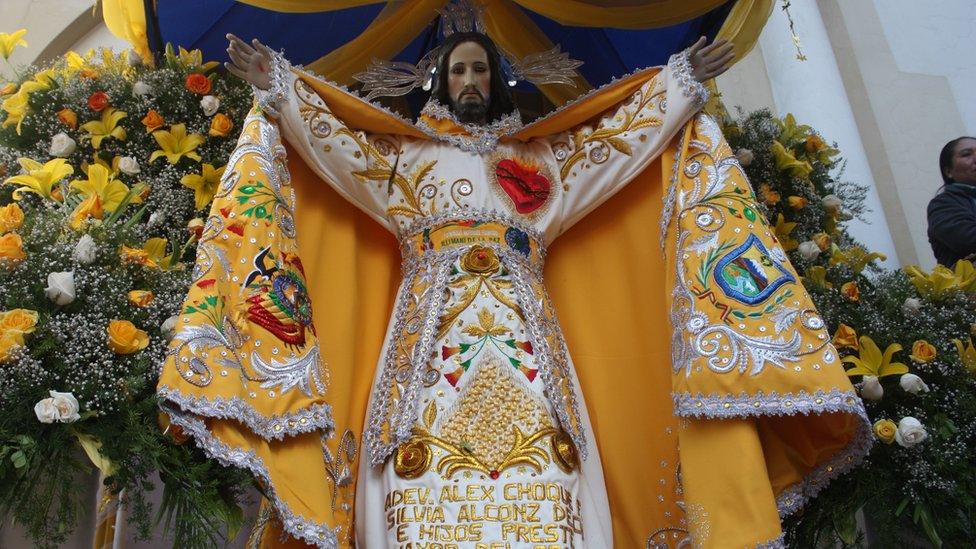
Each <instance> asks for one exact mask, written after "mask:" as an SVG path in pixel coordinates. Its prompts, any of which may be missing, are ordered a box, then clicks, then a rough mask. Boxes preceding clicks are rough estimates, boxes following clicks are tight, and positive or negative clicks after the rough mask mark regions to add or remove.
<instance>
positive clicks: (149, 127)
mask: <svg viewBox="0 0 976 549" xmlns="http://www.w3.org/2000/svg"><path fill="white" fill-rule="evenodd" d="M164 124H166V121H164V120H163V117H162V116H160V114H159V113H158V112H156V109H153V110H151V111H149V113H147V114H146V117H145V118H143V119H142V125H143V126H145V127H146V133H152V132H154V131H156V130H158V129H159V128H162V127H163V125H164Z"/></svg>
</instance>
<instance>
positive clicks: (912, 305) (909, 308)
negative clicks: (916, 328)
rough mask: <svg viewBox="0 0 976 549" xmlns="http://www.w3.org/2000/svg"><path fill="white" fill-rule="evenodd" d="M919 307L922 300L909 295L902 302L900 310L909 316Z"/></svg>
mask: <svg viewBox="0 0 976 549" xmlns="http://www.w3.org/2000/svg"><path fill="white" fill-rule="evenodd" d="M921 308H922V300H921V299H919V298H917V297H910V298H908V299H906V300H905V302H904V303H902V305H901V312H903V313H905V316H910V315H912V314H915V313H917V312H918V311H919V309H921Z"/></svg>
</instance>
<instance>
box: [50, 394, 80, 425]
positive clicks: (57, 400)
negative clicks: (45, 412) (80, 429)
mask: <svg viewBox="0 0 976 549" xmlns="http://www.w3.org/2000/svg"><path fill="white" fill-rule="evenodd" d="M48 392H49V393H50V394H51V400H52V401H54V407H55V409H57V411H58V421H60V422H61V423H73V422H75V421H78V420H79V419H81V416H80V415H78V399H76V398H75V395H73V394H71V393H59V392H57V391H48Z"/></svg>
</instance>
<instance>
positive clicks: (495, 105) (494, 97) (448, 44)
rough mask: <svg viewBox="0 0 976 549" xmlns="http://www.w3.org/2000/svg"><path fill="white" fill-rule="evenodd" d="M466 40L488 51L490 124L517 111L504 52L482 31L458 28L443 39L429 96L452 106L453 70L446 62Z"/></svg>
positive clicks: (487, 119) (446, 105) (488, 114)
mask: <svg viewBox="0 0 976 549" xmlns="http://www.w3.org/2000/svg"><path fill="white" fill-rule="evenodd" d="M465 42H474V43H476V44H478V45H479V46H481V47H482V48H484V49H485V52H487V53H488V70H489V72H490V73H491V82H490V84H489V93H490V94H491V96H490V97H489V98H488V112H487V116H486V117H485V118H486V121H487V122H488V123H489V124H490V123H492V122H494V121H496V120H498V119H499V118H501V117H503V116H505V115H506V114H510V113H512V112H513V111H515V102H514V101H513V100H512V93H511V92H510V91H509V89H508V85H507V83H506V82H505V75H503V74H502V66H501V56H500V55H499V53H498V48H497V47H496V46H495V43H494V42H492V41H491V38H488V37H487V36H485V35H484V34H482V33H480V32H456V33H454V34H452V35H450V36H448V37H447V39H445V40H444V43H443V44H441V48H440V52H439V53H438V55H437V64H436V65H435V66H436V67H437V72H436V73H434V82H433V87H432V88H431V90H430V96H431V97H432V98H434V99H436V100H437V101H438V102H439V103H440V104H441V105H444V106H445V107H448V108H450V109H452V110H453V108H454V102H453V101H452V100H451V96H450V93H448V85H447V77H448V74H449V73H450V67H448V66H447V63H448V61H449V60H450V58H451V52H452V51H454V48H456V47H458V45H460V44H463V43H465Z"/></svg>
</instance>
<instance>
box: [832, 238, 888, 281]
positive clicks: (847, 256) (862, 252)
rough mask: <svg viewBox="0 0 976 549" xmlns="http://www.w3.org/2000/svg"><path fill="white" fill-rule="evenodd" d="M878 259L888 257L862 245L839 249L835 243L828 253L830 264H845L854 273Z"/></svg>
mask: <svg viewBox="0 0 976 549" xmlns="http://www.w3.org/2000/svg"><path fill="white" fill-rule="evenodd" d="M876 259H880V260H881V261H884V260H886V259H888V257H887V256H886V255H885V254H882V253H878V252H870V253H868V251H867V250H866V249H864V248H863V247H862V246H852V247H850V248H847V249H846V250H841V249H840V247H839V246H837V245H836V244H834V245H832V246H831V253H830V264H831V266H833V265H841V264H843V265H847V266H848V267H850V268H851V270H852V271H854V273H855V274H860V273H861V271H863V270H864V268H865V267H867V265H868V263H871V262H872V261H874V260H876Z"/></svg>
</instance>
